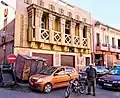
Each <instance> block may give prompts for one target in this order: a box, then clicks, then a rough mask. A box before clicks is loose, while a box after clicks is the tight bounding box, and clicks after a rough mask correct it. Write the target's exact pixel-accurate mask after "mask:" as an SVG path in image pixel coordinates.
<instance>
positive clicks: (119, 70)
mask: <svg viewBox="0 0 120 98" xmlns="http://www.w3.org/2000/svg"><path fill="white" fill-rule="evenodd" d="M110 74H111V75H120V66H119V67H116V68H114V69H112V70H111V71H110Z"/></svg>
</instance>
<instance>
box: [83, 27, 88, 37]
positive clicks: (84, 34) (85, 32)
mask: <svg viewBox="0 0 120 98" xmlns="http://www.w3.org/2000/svg"><path fill="white" fill-rule="evenodd" d="M83 38H87V26H84V28H83Z"/></svg>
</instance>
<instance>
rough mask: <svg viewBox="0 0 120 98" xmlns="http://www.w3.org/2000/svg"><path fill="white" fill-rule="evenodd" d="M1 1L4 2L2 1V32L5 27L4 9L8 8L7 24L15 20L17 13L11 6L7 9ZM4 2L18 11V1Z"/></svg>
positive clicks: (0, 11) (0, 15)
mask: <svg viewBox="0 0 120 98" xmlns="http://www.w3.org/2000/svg"><path fill="white" fill-rule="evenodd" d="M1 1H2V0H0V30H1V29H2V28H3V26H4V9H5V8H8V21H7V22H8V23H10V22H11V21H12V20H13V19H14V18H15V11H14V10H13V9H12V8H10V7H9V6H8V7H6V6H4V5H2V4H1ZM3 1H4V2H6V3H7V4H9V5H10V6H12V7H13V8H14V9H16V0H3Z"/></svg>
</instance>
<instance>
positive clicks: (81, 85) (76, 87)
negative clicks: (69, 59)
mask: <svg viewBox="0 0 120 98" xmlns="http://www.w3.org/2000/svg"><path fill="white" fill-rule="evenodd" d="M69 83H70V85H69V86H68V87H67V89H66V91H65V98H68V97H69V96H70V94H71V93H75V94H85V92H86V84H85V81H83V80H81V79H74V80H71V81H70V82H69Z"/></svg>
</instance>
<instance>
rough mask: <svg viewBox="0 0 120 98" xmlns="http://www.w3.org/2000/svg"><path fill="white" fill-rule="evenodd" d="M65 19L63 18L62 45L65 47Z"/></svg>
mask: <svg viewBox="0 0 120 98" xmlns="http://www.w3.org/2000/svg"><path fill="white" fill-rule="evenodd" d="M65 21H66V20H65V19H63V18H61V33H62V45H65Z"/></svg>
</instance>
